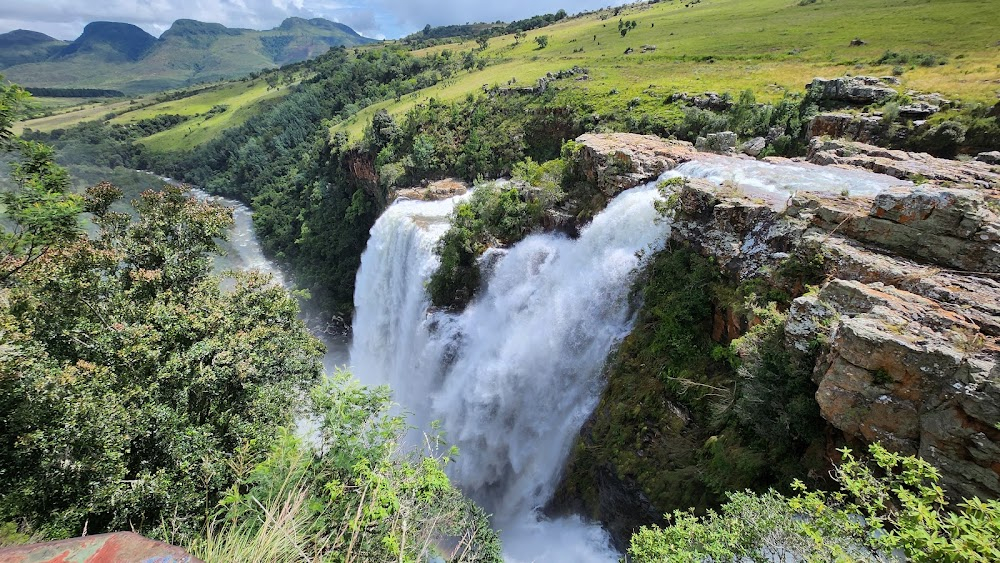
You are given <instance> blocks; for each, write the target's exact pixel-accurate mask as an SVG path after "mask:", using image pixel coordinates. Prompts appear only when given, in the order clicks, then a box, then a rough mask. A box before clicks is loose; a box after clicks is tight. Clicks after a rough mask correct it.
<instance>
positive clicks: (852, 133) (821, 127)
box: [808, 112, 886, 143]
mask: <svg viewBox="0 0 1000 563" xmlns="http://www.w3.org/2000/svg"><path fill="white" fill-rule="evenodd" d="M885 129H886V128H885V126H884V124H883V123H882V118H881V117H877V116H874V115H868V114H864V115H855V114H851V113H836V112H835V113H821V114H819V115H817V116H816V117H814V118H812V119H811V120H809V129H808V133H809V136H810V137H822V136H826V137H833V138H835V139H849V140H852V141H860V142H862V143H872V142H875V141H877V140H879V139H880V138H881V137H882V135H883V134H884V133H885Z"/></svg>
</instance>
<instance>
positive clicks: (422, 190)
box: [396, 178, 469, 201]
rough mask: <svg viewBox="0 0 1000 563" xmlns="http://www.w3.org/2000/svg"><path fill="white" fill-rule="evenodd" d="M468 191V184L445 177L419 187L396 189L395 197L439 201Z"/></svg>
mask: <svg viewBox="0 0 1000 563" xmlns="http://www.w3.org/2000/svg"><path fill="white" fill-rule="evenodd" d="M468 191H469V185H468V184H466V183H465V182H463V181H462V180H459V179H456V178H445V179H444V180H438V181H436V182H431V183H429V184H427V185H426V186H423V187H419V188H404V189H401V190H396V199H415V200H418V201H441V200H442V199H448V198H450V197H455V196H458V195H463V194H465V193H466V192H468Z"/></svg>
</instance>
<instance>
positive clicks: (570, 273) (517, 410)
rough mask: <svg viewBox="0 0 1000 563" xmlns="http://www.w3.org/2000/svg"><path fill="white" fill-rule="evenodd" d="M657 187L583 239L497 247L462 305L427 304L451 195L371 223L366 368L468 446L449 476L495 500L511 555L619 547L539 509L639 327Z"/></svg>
mask: <svg viewBox="0 0 1000 563" xmlns="http://www.w3.org/2000/svg"><path fill="white" fill-rule="evenodd" d="M657 197H658V195H657V192H656V189H655V187H653V186H652V185H649V186H645V187H642V188H636V189H633V190H629V191H628V192H625V193H624V194H622V195H620V196H619V197H618V198H616V199H615V200H614V201H613V202H612V203H611V205H610V206H609V207H608V208H607V209H606V210H605V211H604V212H602V213H601V214H600V215H598V216H597V217H596V218H595V219H594V221H593V222H592V223H591V225H589V226H588V227H587V228H586V229H584V230H583V232H582V233H581V235H580V237H579V239H577V240H571V239H568V238H566V237H564V236H561V235H554V234H542V235H533V236H530V237H528V238H526V239H525V240H523V241H522V242H520V243H519V244H517V245H516V246H514V247H513V248H512V249H510V250H509V251H499V252H493V253H491V255H489V256H488V257H486V259H490V260H493V261H494V263H493V265H492V267H491V268H490V269H489V272H488V273H487V275H486V276H485V287H484V288H482V291H481V295H480V297H479V298H477V299H476V300H475V301H474V302H473V303H472V304H470V305H469V306H468V307H467V308H466V309H465V311H463V312H462V313H460V314H450V313H444V312H433V313H428V305H429V303H428V298H427V294H426V291H425V290H424V283H425V282H426V280H427V278H428V277H429V275H430V274H431V273H432V272H433V271H434V269H435V268H436V266H437V257H436V256H435V255H434V253H433V246H434V244H435V243H436V241H437V240H438V238H439V237H440V236H441V235H442V234H443V233H444V231H445V230H446V229H447V227H448V224H447V219H448V215H449V213H450V211H451V208H452V207H453V205H454V201H444V202H437V203H425V202H410V201H407V202H400V203H397V204H395V205H393V206H391V207H390V208H389V209H388V210H387V211H386V212H385V214H384V215H383V216H382V217H381V218H380V219H379V220H378V222H377V223H376V225H375V227H373V229H372V236H371V240H370V242H369V246H368V249H367V250H366V251H365V254H364V255H363V257H362V264H361V270H360V272H359V273H358V283H357V289H356V293H355V305H356V307H357V312H356V317H355V322H354V334H355V340H354V344H353V346H352V350H351V360H352V363H353V366H354V369H355V374H356V375H357V376H358V377H360V378H361V379H362V381H365V382H371V383H388V384H390V385H391V386H392V388H393V390H394V391H395V393H396V399H397V401H399V402H400V403H401V404H402V405H403V406H404V408H406V409H407V410H409V411H411V412H412V413H414V417H413V421H414V422H415V423H416V424H418V426H419V425H425V424H427V423H428V422H429V421H430V420H440V421H441V422H442V426H443V428H444V429H445V431H446V439H447V440H448V441H450V442H451V443H454V444H456V445H457V446H458V447H459V451H460V457H459V460H458V462H457V463H455V464H454V465H453V466H452V474H451V476H452V478H453V480H454V482H455V483H456V484H457V485H458V486H459V487H461V488H462V489H463V490H464V491H465V492H466V493H468V494H469V495H470V496H472V497H473V498H475V499H476V500H477V501H479V502H480V503H482V504H483V505H484V506H485V507H486V508H487V510H489V511H490V512H492V513H493V514H494V517H495V524H496V525H497V527H498V528H500V529H501V530H502V535H503V539H504V545H505V549H506V555H507V557H508V558H509V559H510V560H546V561H559V560H563V561H609V560H610V561H614V560H616V558H617V554H616V553H615V552H614V551H613V550H612V549H610V548H609V547H608V537H607V534H606V533H604V532H603V531H602V530H601V529H600V528H599V527H597V526H594V525H589V524H585V523H583V522H582V521H580V520H579V519H564V520H560V521H557V522H549V521H544V520H539V518H538V517H536V516H535V512H536V511H537V510H538V509H539V508H541V507H542V506H543V505H544V504H545V503H546V502H547V501H548V500H549V499H550V498H551V496H552V494H553V492H554V489H555V487H556V485H557V481H558V479H559V474H560V471H561V470H562V467H563V464H564V463H565V460H566V457H567V455H568V453H569V449H570V447H571V445H572V442H573V439H574V437H575V436H576V434H577V432H579V429H580V427H581V426H582V424H583V422H584V421H585V420H586V418H587V417H588V416H589V415H590V413H591V411H592V410H593V408H594V406H595V405H596V403H597V401H598V399H599V397H600V392H601V389H602V387H603V385H602V381H601V377H600V375H601V373H600V372H601V369H602V367H603V365H604V362H605V360H606V358H607V356H608V353H609V352H610V351H611V348H612V347H613V346H614V345H615V343H616V342H617V341H618V340H620V339H621V338H622V337H624V336H625V335H626V334H627V333H628V332H629V330H630V329H631V311H630V307H629V303H628V300H627V297H628V294H629V291H630V288H631V285H632V280H633V277H634V275H635V273H636V272H637V271H638V270H639V269H640V268H641V267H642V265H643V263H644V262H645V260H646V258H647V257H648V256H649V255H650V254H652V252H654V251H656V250H658V249H659V248H660V247H661V246H662V244H663V242H664V240H665V239H666V236H667V234H668V232H669V226H668V225H667V224H666V223H665V222H664V221H661V220H658V217H657V212H656V210H655V209H654V208H653V201H654V200H655V199H656V198H657ZM424 427H425V426H424ZM547 549H551V550H552V551H551V552H547V551H546V550H547ZM574 550H576V551H574Z"/></svg>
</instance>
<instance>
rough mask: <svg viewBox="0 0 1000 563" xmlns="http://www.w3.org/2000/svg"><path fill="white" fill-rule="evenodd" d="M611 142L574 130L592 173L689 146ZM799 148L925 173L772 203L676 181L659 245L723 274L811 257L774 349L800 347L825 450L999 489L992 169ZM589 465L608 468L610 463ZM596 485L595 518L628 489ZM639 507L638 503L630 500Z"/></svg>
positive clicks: (871, 152) (719, 332) (814, 157)
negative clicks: (904, 183)
mask: <svg viewBox="0 0 1000 563" xmlns="http://www.w3.org/2000/svg"><path fill="white" fill-rule="evenodd" d="M627 141H628V139H627V138H620V137H619V138H617V139H614V140H612V139H609V138H607V137H605V136H592V139H591V140H584V139H581V142H584V143H585V144H586V145H588V146H589V145H591V143H595V146H599V147H604V148H603V149H600V150H596V152H598V153H601V154H604V155H605V156H604V157H603V158H602V159H597V158H594V156H593V155H591V156H590V157H588V158H590V162H593V163H604V164H605V165H603V166H602V167H601V168H600V169H599V170H595V171H594V172H593V173H592V174H591V175H590V176H591V177H593V178H595V179H596V178H598V177H599V178H600V181H601V182H603V183H604V185H607V186H620V185H631V184H635V183H638V180H639V176H641V177H644V178H649V177H650V176H651V175H652V174H653V173H654V172H653V171H660V170H662V169H665V168H668V167H672V166H674V165H676V164H677V163H679V162H683V161H684V160H687V159H690V158H697V154H692V153H690V152H689V150H690V147H684V148H682V149H677V148H676V147H677V145H670V146H671V147H672V148H671V149H670V150H667V149H665V148H663V145H661V144H657V143H656V142H655V141H653V140H651V139H649V138H642V141H641V144H640V145H638V147H637V148H633V149H629V148H627V147H622V146H621V145H620V143H622V142H627ZM660 143H664V142H662V141H661V142H660ZM612 146H613V147H614V148H613V149H611V148H610V147H612ZM652 147H660V148H659V149H654V148H652ZM585 150H586V149H585ZM629 150H632V151H633V152H631V153H629V154H634V153H636V152H638V153H639V154H641V155H642V156H640V157H636V159H635V160H638V161H641V162H642V164H641V166H627V167H620V168H615V167H613V166H607V165H606V163H607V162H608V161H609V160H610V159H613V156H612V155H614V154H617V153H618V152H619V151H621V152H626V151H629ZM658 150H659V151H661V152H662V154H663V156H660V153H658ZM678 150H679V151H680V152H679V153H678V152H677V151H678ZM681 155H683V156H682V157H681ZM630 158H631V157H630ZM657 158H663V161H662V166H658V165H657V163H656V162H655V159H657ZM711 158H715V159H718V158H725V157H718V156H713V157H711ZM809 160H810V161H811V162H813V163H816V164H825V165H830V166H839V167H855V166H857V167H862V168H866V169H869V170H873V171H876V172H883V173H891V174H892V175H894V176H896V177H898V178H914V177H917V176H918V175H919V176H923V177H924V178H926V179H928V180H929V182H928V183H924V184H922V185H916V186H908V187H898V188H892V189H889V190H886V191H884V192H882V193H880V194H878V195H877V196H866V197H845V196H840V197H836V196H832V195H819V194H815V193H805V192H798V193H797V194H796V195H795V196H793V197H792V198H791V199H790V200H789V201H788V202H787V206H785V207H784V208H782V206H781V205H775V203H774V202H768V201H767V200H766V199H763V198H757V197H755V196H754V194H753V192H752V190H749V189H742V188H740V187H739V186H735V187H734V186H732V185H722V186H720V185H717V184H714V183H711V182H707V181H701V180H694V179H692V180H688V181H687V182H686V183H685V184H684V185H682V186H679V187H677V188H675V192H674V194H673V195H672V196H671V197H670V198H669V200H668V206H669V208H670V209H671V210H672V213H673V221H672V230H671V246H672V247H674V248H677V247H682V246H686V247H691V248H693V249H694V250H696V251H697V252H698V253H699V254H701V255H703V256H705V257H709V258H711V260H712V263H714V264H715V265H716V266H718V267H719V269H720V270H721V271H722V272H723V273H724V275H725V278H727V279H728V280H729V281H730V282H731V283H736V284H739V283H743V282H755V281H757V280H765V281H766V280H767V278H768V277H769V276H772V275H773V273H774V272H776V271H779V270H780V269H781V268H782V267H784V266H785V265H787V264H788V263H789V260H790V259H795V260H799V261H800V263H801V261H802V260H805V259H808V260H809V261H810V262H811V263H812V264H814V265H816V266H817V267H818V268H819V270H820V272H819V277H818V278H817V279H819V280H822V281H821V282H820V283H819V284H818V286H817V287H815V288H813V289H812V290H810V291H807V288H806V287H799V288H797V289H794V290H793V291H792V297H795V299H793V300H792V302H791V306H790V307H789V309H788V310H787V311H786V317H785V318H786V320H785V323H784V338H785V342H786V349H787V350H789V351H792V352H793V353H794V354H797V356H796V357H801V358H807V360H806V361H807V362H808V363H807V365H808V366H810V368H809V369H810V370H811V373H812V378H813V381H814V382H815V383H816V386H817V388H816V393H815V400H816V404H817V405H818V406H819V409H820V414H821V415H822V417H823V419H824V420H825V421H826V422H827V423H828V425H829V427H828V428H829V431H830V434H829V435H828V436H829V438H828V439H829V440H830V442H828V447H829V448H833V447H836V446H838V445H840V444H843V443H845V442H846V443H848V444H849V445H851V446H852V447H854V448H855V449H863V448H864V447H865V445H866V444H868V443H871V442H876V441H877V442H880V443H882V444H883V445H885V446H887V447H889V448H890V449H892V450H895V451H898V452H902V453H906V454H918V455H920V456H921V457H923V458H925V459H927V460H929V461H931V462H932V463H933V464H934V465H935V466H936V467H937V468H938V469H939V470H940V472H941V476H942V481H941V482H942V485H943V486H944V487H945V490H946V491H947V493H948V494H949V495H950V496H951V497H952V498H956V499H957V498H961V497H972V496H976V497H981V498H997V497H1000V427H998V424H1000V192H998V190H997V188H996V187H995V186H996V182H997V181H998V180H1000V178H998V175H997V172H995V171H993V170H991V167H990V165H988V164H986V163H984V162H959V161H949V160H944V159H938V158H933V157H930V156H928V155H924V154H914V153H906V152H902V151H888V150H885V149H880V148H877V147H873V146H870V145H864V144H860V143H850V142H840V141H836V142H835V141H825V140H821V139H814V140H813V144H812V146H811V148H810V155H809ZM637 170H642V171H644V173H643V174H639V175H638V176H636V171H637ZM618 174H620V176H616V175H618ZM744 314H745V313H744ZM740 315H741V314H737V313H736V312H734V311H733V310H719V311H716V312H715V313H714V318H713V323H712V326H711V327H710V328H709V329H707V330H711V332H712V336H713V339H714V340H716V341H717V342H726V341H728V340H730V339H732V338H734V337H738V336H740V334H742V333H743V332H744V331H745V330H746V329H747V327H749V326H753V323H754V322H755V321H754V319H753V318H749V317H746V316H744V317H743V318H740ZM644 361H645V360H644ZM611 385H613V382H612V383H609V386H611ZM609 388H610V387H609ZM664 400H665V401H668V402H669V401H671V400H673V399H670V398H669V397H666V398H664ZM640 418H641V416H640ZM670 424H673V422H663V423H662V425H663V426H669V425H670ZM681 427H684V428H687V429H688V431H691V428H690V427H688V426H684V425H681ZM657 431H658V432H662V433H666V432H667V431H668V430H667V429H665V428H659V429H658V430H657ZM695 434H696V433H695ZM695 434H692V435H695ZM684 436H685V435H681V434H678V435H677V442H678V443H680V442H681V440H682V438H684ZM689 437H690V436H689ZM696 446H698V444H692V447H696ZM595 447H596V446H595ZM831 451H832V450H831ZM600 471H603V472H604V473H601V475H605V477H608V476H610V477H615V476H616V474H615V471H614V468H607V467H602V468H600ZM663 471H667V470H663ZM678 471H680V469H678V468H671V469H670V475H675V474H678V473H677V472H678ZM616 479H617V480H616ZM601 483H603V484H601ZM601 483H598V484H596V485H595V486H596V494H597V495H598V498H599V499H600V498H604V497H601V495H604V496H605V497H607V499H615V500H614V502H610V501H609V502H610V504H609V503H607V502H605V503H603V504H602V503H598V504H599V505H600V507H601V508H600V510H598V511H597V513H598V514H600V515H604V516H605V517H606V516H607V515H608V514H619V513H621V514H628V510H629V509H628V506H629V502H633V501H629V499H630V498H631V499H633V500H634V499H635V498H640V499H641V498H644V497H641V496H638V497H637V496H635V495H634V494H633V493H635V491H632V490H631V489H630V487H629V486H628V483H626V482H625V481H623V480H621V479H618V478H617V477H615V479H609V478H604V479H603V480H602V481H601ZM605 489H608V490H605ZM630 495H631V496H630ZM633 504H634V503H633ZM605 505H607V506H605ZM612 508H613V510H612ZM659 508H663V507H659ZM640 512H642V513H646V512H649V507H648V506H644V505H643V506H640V505H638V504H636V506H635V514H639V513H640ZM623 518H625V521H627V522H631V521H632V520H631V519H629V518H630V517H623Z"/></svg>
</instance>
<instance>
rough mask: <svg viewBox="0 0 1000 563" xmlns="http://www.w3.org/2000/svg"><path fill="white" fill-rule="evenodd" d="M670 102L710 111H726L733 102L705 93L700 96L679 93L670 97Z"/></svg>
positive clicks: (712, 93) (724, 97)
mask: <svg viewBox="0 0 1000 563" xmlns="http://www.w3.org/2000/svg"><path fill="white" fill-rule="evenodd" d="M670 101H671V102H683V103H685V104H687V105H690V106H694V107H696V108H699V109H709V110H712V111H728V110H730V109H732V107H733V101H732V100H731V99H730V98H729V97H728V96H720V95H719V94H718V93H716V92H705V93H704V94H701V95H696V96H694V95H691V94H688V93H687V92H679V93H676V94H672V95H671V96H670Z"/></svg>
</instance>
